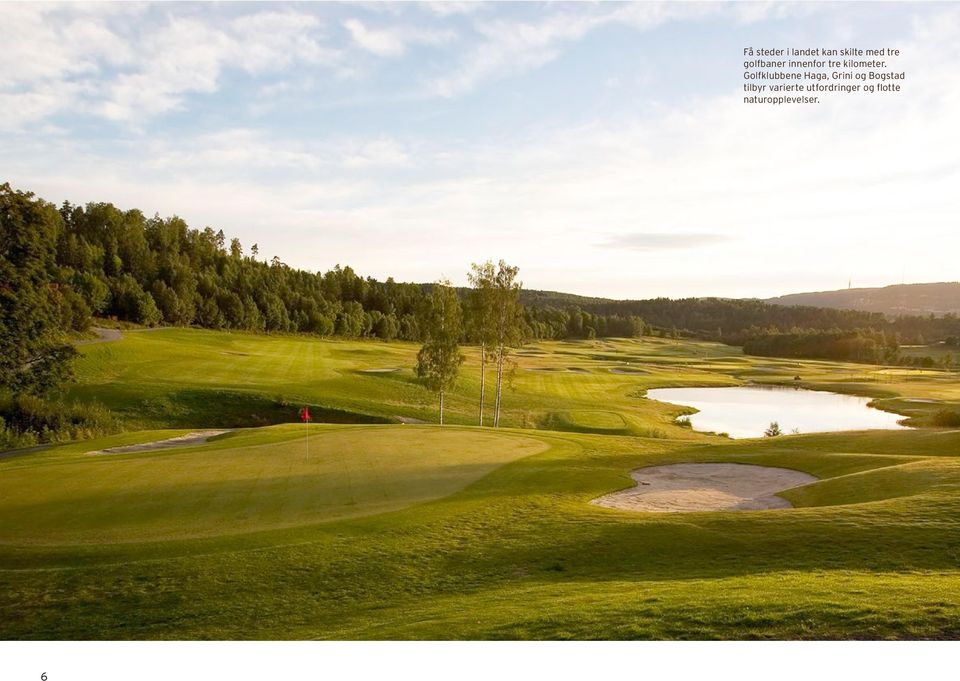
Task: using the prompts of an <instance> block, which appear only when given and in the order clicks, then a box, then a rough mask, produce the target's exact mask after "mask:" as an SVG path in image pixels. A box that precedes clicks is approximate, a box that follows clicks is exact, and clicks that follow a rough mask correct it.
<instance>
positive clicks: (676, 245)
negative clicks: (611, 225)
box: [598, 232, 733, 251]
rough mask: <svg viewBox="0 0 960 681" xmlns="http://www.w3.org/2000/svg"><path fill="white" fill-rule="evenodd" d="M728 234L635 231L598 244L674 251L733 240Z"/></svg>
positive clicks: (632, 249)
mask: <svg viewBox="0 0 960 681" xmlns="http://www.w3.org/2000/svg"><path fill="white" fill-rule="evenodd" d="M732 240H733V237H731V236H730V235H728V234H711V233H709V232H634V233H631V234H618V235H616V236H613V237H611V238H610V239H608V240H607V241H604V242H602V243H600V244H598V245H599V246H600V247H601V248H616V249H627V250H631V251H673V250H686V249H691V248H702V247H704V246H713V245H716V244H721V243H725V242H728V241H732Z"/></svg>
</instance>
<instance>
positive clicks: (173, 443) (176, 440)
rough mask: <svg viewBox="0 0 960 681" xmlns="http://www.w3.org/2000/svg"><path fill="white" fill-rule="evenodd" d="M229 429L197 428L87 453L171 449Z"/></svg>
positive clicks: (192, 443)
mask: <svg viewBox="0 0 960 681" xmlns="http://www.w3.org/2000/svg"><path fill="white" fill-rule="evenodd" d="M229 432H230V431H229V430H198V431H196V432H194V433H187V434H186V435H178V436H177V437H170V438H167V439H166V440H154V441H153V442H142V443H140V444H138V445H125V446H123V447H110V448H108V449H99V450H97V451H95V452H87V453H88V454H132V453H135V452H152V451H154V450H157V449H172V448H173V447H187V446H188V445H202V444H203V443H204V442H206V441H207V440H209V439H210V438H212V437H215V436H217V435H223V434H224V433H229Z"/></svg>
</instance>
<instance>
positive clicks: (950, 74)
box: [0, 2, 960, 298]
mask: <svg viewBox="0 0 960 681" xmlns="http://www.w3.org/2000/svg"><path fill="white" fill-rule="evenodd" d="M747 46H757V47H761V46H762V47H817V46H819V47H837V48H842V47H895V48H897V49H900V50H901V53H902V55H903V56H902V57H901V58H900V59H899V61H898V68H899V69H900V70H903V71H905V72H906V74H907V79H906V81H904V84H903V91H902V92H901V93H898V94H888V93H885V94H872V95H868V94H860V95H853V96H834V97H832V98H829V99H827V100H826V101H825V102H824V103H823V104H820V105H816V106H780V107H770V106H757V105H745V104H743V101H742V97H743V92H742V84H743V82H744V81H743V71H744V68H743V61H744V56H743V48H744V47H747ZM0 64H2V65H3V67H2V69H0V182H4V181H7V182H10V183H11V184H12V185H13V186H14V187H15V188H17V189H22V190H29V191H33V192H35V193H36V194H37V195H39V196H41V197H43V198H45V199H47V200H49V201H52V202H54V203H57V204H59V203H61V202H63V201H65V200H69V201H70V202H72V203H77V204H85V203H88V202H99V201H106V202H111V203H113V204H115V205H117V206H119V207H121V208H123V209H129V208H138V209H140V210H142V211H143V212H144V213H146V214H147V215H149V216H152V215H154V214H160V215H161V216H170V215H179V216H180V217H182V218H184V219H185V220H186V221H187V222H188V223H189V224H190V225H191V226H192V227H196V228H203V227H205V226H211V227H213V228H215V229H223V230H224V232H225V233H226V234H227V236H228V237H238V238H240V240H241V242H242V243H243V244H244V246H245V247H249V246H250V245H251V244H253V243H257V244H258V246H259V252H260V257H261V258H266V259H269V258H271V257H273V256H274V255H276V256H278V257H279V258H280V259H281V260H283V261H284V262H286V263H287V264H289V265H291V266H294V267H300V268H304V269H308V270H326V269H329V268H331V267H333V266H334V265H336V264H338V263H339V264H342V265H350V266H351V267H353V268H354V269H355V270H356V271H357V272H358V273H360V274H362V275H365V276H373V277H376V278H378V279H384V278H386V277H388V276H392V277H394V278H395V279H396V280H398V281H417V282H427V281H435V280H437V279H439V278H441V277H445V278H448V279H450V280H451V281H453V282H454V283H456V284H464V283H465V282H466V272H467V270H468V269H469V265H470V263H471V262H480V261H483V260H486V259H492V260H495V261H496V260H498V259H501V258H502V259H505V260H507V261H508V262H510V263H511V264H515V265H518V266H519V267H520V270H521V279H522V280H523V282H524V286H525V287H527V288H536V289H549V290H560V291H567V292H571V293H579V294H583V295H597V296H608V297H615V298H648V297H656V296H669V297H683V296H701V295H717V296H730V297H767V296H773V295H780V294H785V293H791V292H797V291H809V290H828V289H836V288H844V287H846V286H847V285H848V283H850V284H852V285H853V286H854V287H863V286H883V285H888V284H897V283H901V281H905V282H907V283H910V282H927V281H956V280H958V279H960V257H958V256H960V219H958V216H960V125H958V123H957V121H960V3H954V2H943V3H932V4H925V3H906V4H900V3H881V4H872V3H842V4H834V3H765V2H764V3H749V2H748V3H729V4H728V3H705V4H698V3H636V4H619V3H609V2H604V3H569V4H568V3H555V4H541V3H491V4H486V3H459V2H447V3H402V4H401V3H351V4H332V3H329V4H328V3H322V4H319V3H318V4H313V3H293V4H287V3H279V2H278V3H238V4H232V3H211V4H193V3H160V4H150V3H143V4H141V3H111V4H39V3H36V4H13V3H9V4H4V3H0Z"/></svg>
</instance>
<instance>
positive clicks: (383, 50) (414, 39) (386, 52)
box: [343, 19, 456, 57]
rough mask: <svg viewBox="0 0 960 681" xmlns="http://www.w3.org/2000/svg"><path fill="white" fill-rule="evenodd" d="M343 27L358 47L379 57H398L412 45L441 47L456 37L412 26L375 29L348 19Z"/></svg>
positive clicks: (451, 34) (448, 31)
mask: <svg viewBox="0 0 960 681" xmlns="http://www.w3.org/2000/svg"><path fill="white" fill-rule="evenodd" d="M343 25H344V27H345V28H346V29H347V31H349V32H350V36H351V38H352V39H353V41H354V42H355V43H356V44H357V45H359V46H360V47H361V48H363V49H364V50H366V51H368V52H372V53H373V54H375V55H377V56H379V57H397V56H400V55H402V54H403V53H405V52H406V51H407V48H408V47H409V46H410V45H415V44H416V45H440V44H442V43H446V42H449V41H451V40H453V39H454V38H455V37H456V33H454V32H453V31H451V30H424V29H420V28H415V27H411V26H396V27H391V28H382V29H373V28H368V27H367V26H366V25H365V24H364V23H363V22H362V21H360V20H359V19H348V20H347V21H345V22H343Z"/></svg>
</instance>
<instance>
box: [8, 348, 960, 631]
mask: <svg viewBox="0 0 960 681" xmlns="http://www.w3.org/2000/svg"><path fill="white" fill-rule="evenodd" d="M416 349H417V348H416V347H415V346H413V345H409V344H403V343H389V344H387V343H378V342H359V341H356V342H349V341H321V340H316V339H309V338H305V337H295V336H278V337H267V336H256V335H247V334H227V333H217V332H211V331H199V330H172V329H169V330H159V331H149V332H147V331H143V332H137V331H133V332H125V333H124V338H123V339H122V340H120V341H116V342H111V343H102V344H92V345H87V346H83V347H82V349H81V351H82V354H83V358H82V361H81V363H80V366H79V373H80V380H79V383H78V384H77V385H76V386H75V387H74V388H73V389H72V395H71V396H72V398H73V399H77V400H90V399H97V400H99V401H101V402H103V403H105V404H107V405H108V406H110V407H111V408H112V409H114V410H116V411H117V412H118V413H120V414H121V415H122V417H123V418H124V420H125V422H126V424H127V425H128V427H129V428H130V429H131V430H132V431H133V432H128V433H124V434H121V435H116V436H112V437H110V438H103V439H101V440H98V441H90V442H81V443H73V444H69V445H61V446H56V447H49V448H46V449H43V450H40V451H34V452H29V453H20V454H16V455H12V456H6V457H3V455H0V580H2V583H3V585H4V588H3V589H2V590H0V638H4V639H36V638H52V639H61V638H80V639H91V638H92V639H98V638H107V639H117V638H180V639H183V638H186V639H191V638H201V639H206V638H251V639H259V638H864V637H869V638H928V637H929V638H955V637H957V636H958V635H960V626H958V624H957V622H960V597H958V595H957V594H958V593H960V431H956V430H944V429H934V428H918V429H916V430H907V431H866V432H857V433H842V434H838V433H834V434H814V435H799V436H786V437H780V438H772V439H764V440H737V441H732V440H729V439H727V438H724V437H719V436H715V435H709V434H702V433H697V432H694V431H691V430H690V429H689V428H684V427H681V426H679V425H676V424H675V423H674V419H675V417H677V416H678V415H680V414H682V413H683V411H684V409H683V408H682V407H677V406H674V405H668V404H663V403H658V402H655V401H652V400H647V399H645V398H644V397H643V394H644V391H645V390H646V389H648V388H652V387H666V386H683V385H698V386H699V385H737V384H741V383H744V382H747V381H752V382H789V383H790V384H800V385H804V386H806V387H810V388H814V389H829V390H835V391H842V392H850V393H856V394H863V395H867V396H870V397H873V398H874V399H875V401H876V403H877V405H878V406H880V407H882V408H885V409H889V410H891V411H896V412H898V413H902V414H904V415H905V416H906V417H909V418H910V419H911V422H912V423H914V424H917V425H920V426H923V425H924V424H925V423H926V421H927V419H928V417H929V414H930V413H931V412H932V411H933V410H935V409H937V408H941V407H943V406H944V405H946V406H950V407H951V408H957V405H958V404H960V380H958V376H957V374H955V373H950V372H944V371H932V370H922V371H921V370H913V369H903V368H885V367H871V366H863V365H849V364H836V363H830V362H796V361H792V360H790V361H785V360H775V359H769V358H750V357H745V356H743V355H742V354H740V353H739V351H738V350H737V349H735V348H730V347H727V346H723V345H719V344H711V343H696V342H691V341H677V340H668V339H648V338H645V339H623V340H610V341H607V340H598V341H582V342H562V343H561V342H551V343H538V344H533V345H528V346H526V347H524V348H523V349H522V350H520V351H519V352H518V353H517V354H516V360H517V365H516V367H515V369H514V370H513V371H512V375H511V380H510V386H509V387H508V388H507V389H506V390H505V392H504V402H505V413H504V419H503V421H504V424H505V426H506V427H504V428H501V429H499V430H498V431H494V430H493V429H490V428H483V429H481V428H479V427H477V426H476V425H474V424H475V423H476V400H477V396H478V390H479V384H478V376H477V366H478V362H477V357H476V355H475V353H471V352H470V351H469V350H468V352H467V354H468V360H467V363H466V365H465V367H464V375H463V379H462V380H461V382H460V385H459V387H458V389H457V391H456V393H455V394H454V395H452V396H451V397H450V398H449V399H448V410H449V411H448V413H447V415H446V418H447V421H448V422H449V423H451V424H452V425H448V426H444V427H443V428H440V427H437V426H433V425H418V424H416V421H432V420H434V419H435V417H436V415H435V406H434V402H433V398H432V396H431V395H430V394H429V393H427V392H426V390H424V389H423V388H422V387H421V386H419V385H418V384H417V383H416V382H415V380H414V377H413V374H412V371H411V368H410V367H411V366H412V364H413V361H414V360H413V358H414V356H415V354H416ZM385 370H390V371H385ZM795 377H799V380H795ZM488 385H489V383H488ZM303 404H308V405H310V407H311V411H312V412H314V414H315V416H317V417H318V420H323V421H326V422H327V423H323V424H321V423H317V424H311V425H309V426H304V425H303V424H292V423H290V422H291V421H293V420H295V416H296V411H297V409H298V408H299V406H301V405H303ZM401 419H403V420H406V421H407V422H408V423H407V424H402V423H400V420H401ZM209 427H222V428H236V429H237V430H233V431H232V432H229V433H227V434H224V435H220V436H218V437H215V438H213V439H212V440H210V441H209V442H208V443H206V444H200V445H192V446H187V447H182V448H176V449H170V450H157V451H145V452H138V453H123V454H104V453H101V454H96V453H91V452H95V451H99V450H102V449H105V448H107V447H113V446H117V445H126V444H131V443H136V442H151V441H155V440H158V439H162V438H165V437H170V436H173V435H179V434H183V433H185V432H189V431H190V430H195V429H198V428H209ZM701 461H702V462H733V463H752V464H760V465H770V466H778V467H783V468H791V469H795V470H800V471H803V472H807V473H810V474H812V475H814V476H817V477H818V478H820V479H821V480H820V481H819V482H816V483H814V484H811V485H808V486H806V487H801V488H797V489H793V490H789V491H787V492H784V493H783V496H784V497H785V498H787V499H788V500H789V501H791V502H792V503H793V504H794V505H795V508H793V509H787V510H782V511H762V512H737V513H731V512H713V513H693V514H684V515H669V514H668V515H661V514H648V513H630V512H625V511H617V510H612V509H606V508H600V507H597V506H594V505H591V504H590V503H589V501H590V500H592V499H595V498H597V497H599V496H601V495H603V494H606V493H608V492H612V491H615V490H618V489H623V488H626V487H629V486H630V485H631V484H632V482H631V479H630V475H629V474H630V471H631V470H633V469H635V468H638V467H642V466H647V465H660V464H669V463H680V462H701Z"/></svg>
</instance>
